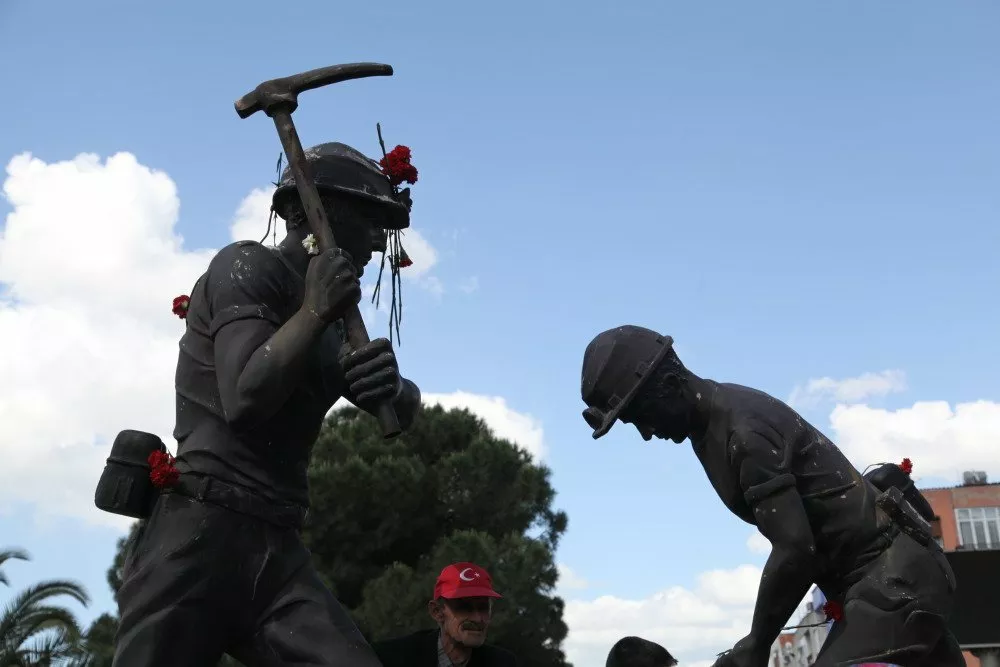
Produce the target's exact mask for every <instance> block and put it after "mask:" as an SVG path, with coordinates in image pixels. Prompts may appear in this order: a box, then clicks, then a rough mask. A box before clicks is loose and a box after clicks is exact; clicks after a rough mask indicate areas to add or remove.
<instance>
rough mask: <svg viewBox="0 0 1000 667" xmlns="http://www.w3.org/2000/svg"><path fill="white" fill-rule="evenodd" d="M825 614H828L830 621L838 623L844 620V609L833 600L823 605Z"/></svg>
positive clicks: (827, 618)
mask: <svg viewBox="0 0 1000 667" xmlns="http://www.w3.org/2000/svg"><path fill="white" fill-rule="evenodd" d="M823 613H824V614H826V620H828V621H834V622H836V621H839V620H841V619H843V618H844V608H843V607H842V606H841V604H840V603H839V602H833V601H832V600H830V601H827V602H825V603H823Z"/></svg>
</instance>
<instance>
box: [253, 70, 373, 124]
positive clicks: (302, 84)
mask: <svg viewBox="0 0 1000 667" xmlns="http://www.w3.org/2000/svg"><path fill="white" fill-rule="evenodd" d="M369 76H392V66H391V65H382V64H380V63H350V64H347V65H332V66H330V67H320V68H319V69H313V70H309V71H308V72H302V73H301V74H293V75H292V76H285V77H282V78H280V79H271V80H270V81H265V82H264V83H262V84H260V85H259V86H257V87H256V88H254V89H253V91H252V92H249V93H247V94H246V95H244V96H243V97H241V98H240V99H238V100H236V113H237V114H239V116H240V118H248V117H250V116H252V115H253V114H255V113H257V112H258V111H263V112H264V113H265V114H267V115H268V116H271V115H272V113H273V111H274V110H275V109H279V108H280V109H282V110H284V111H286V112H288V113H292V112H293V111H295V109H297V108H298V106H299V93H301V92H303V91H305V90H312V89H314V88H321V87H323V86H327V85H329V84H331V83H339V82H341V81H348V80H350V79H363V78H365V77H369Z"/></svg>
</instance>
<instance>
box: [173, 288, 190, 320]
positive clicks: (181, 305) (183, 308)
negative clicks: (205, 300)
mask: <svg viewBox="0 0 1000 667" xmlns="http://www.w3.org/2000/svg"><path fill="white" fill-rule="evenodd" d="M190 307H191V297H189V296H188V295H187V294H181V295H180V296H175V297H174V315H176V316H177V317H179V318H181V319H182V320H183V319H184V318H186V317H187V313H188V308H190Z"/></svg>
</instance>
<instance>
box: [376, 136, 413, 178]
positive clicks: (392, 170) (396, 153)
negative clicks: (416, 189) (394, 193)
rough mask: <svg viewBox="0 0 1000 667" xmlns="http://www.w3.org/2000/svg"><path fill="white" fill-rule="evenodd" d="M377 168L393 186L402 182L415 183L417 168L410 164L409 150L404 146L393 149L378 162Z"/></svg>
mask: <svg viewBox="0 0 1000 667" xmlns="http://www.w3.org/2000/svg"><path fill="white" fill-rule="evenodd" d="M378 166H379V167H381V168H382V173H383V174H385V175H386V176H387V177H388V178H389V182H390V183H392V184H393V185H394V186H395V185H399V184H400V183H403V182H406V183H416V182H417V168H416V167H414V166H413V165H412V164H410V149H409V148H407V147H406V146H396V147H395V148H393V149H392V150H391V151H389V152H388V153H387V154H386V156H385V157H383V158H382V159H381V160H379V162H378Z"/></svg>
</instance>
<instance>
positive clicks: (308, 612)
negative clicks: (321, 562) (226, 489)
mask: <svg viewBox="0 0 1000 667" xmlns="http://www.w3.org/2000/svg"><path fill="white" fill-rule="evenodd" d="M277 534H278V533H276V532H275V533H272V537H271V538H269V541H271V543H272V544H274V546H275V547H277V546H278V544H276V543H275V542H276V541H275V540H274V539H273V538H274V537H275V536H276V535H277ZM279 539H280V541H281V542H283V544H282V545H281V547H282V548H280V549H277V548H276V549H275V550H274V551H272V552H271V553H272V556H271V560H270V562H269V563H268V565H267V567H266V572H265V575H264V577H263V579H264V580H266V582H265V581H262V582H261V584H262V585H264V586H268V587H269V586H270V583H269V582H276V584H277V585H276V586H275V588H274V589H273V591H272V590H267V592H266V595H267V597H265V598H262V599H266V600H268V604H267V605H266V608H265V609H264V611H263V613H262V614H261V615H260V617H259V622H258V625H257V631H256V633H255V634H254V635H253V637H252V638H249V639H248V641H246V642H243V643H241V645H239V646H230V647H229V654H230V655H232V656H233V657H234V658H236V659H237V660H239V661H240V662H242V663H243V664H244V665H246V667H306V666H308V667H327V666H329V667H334V666H336V667H342V666H344V665H351V666H352V667H381V663H380V662H379V661H378V658H377V657H376V655H375V652H374V650H372V648H371V646H369V645H368V642H366V641H365V638H364V636H363V635H362V634H361V631H360V630H358V627H357V626H356V625H355V624H354V621H353V620H352V619H351V616H350V614H349V613H348V611H347V610H346V609H345V608H344V607H343V605H341V604H340V603H339V602H338V601H337V599H336V598H334V596H333V595H332V594H331V593H330V591H329V589H327V587H326V586H325V585H324V584H323V582H322V580H320V578H319V575H318V574H317V572H316V569H315V568H314V567H313V565H312V562H311V559H310V555H309V552H308V551H307V550H306V549H305V547H303V546H302V544H301V542H299V539H298V535H297V534H294V533H292V532H291V531H288V532H285V533H284V534H282V535H281V537H280V538H279ZM260 592H262V591H261V590H259V591H258V593H260Z"/></svg>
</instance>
